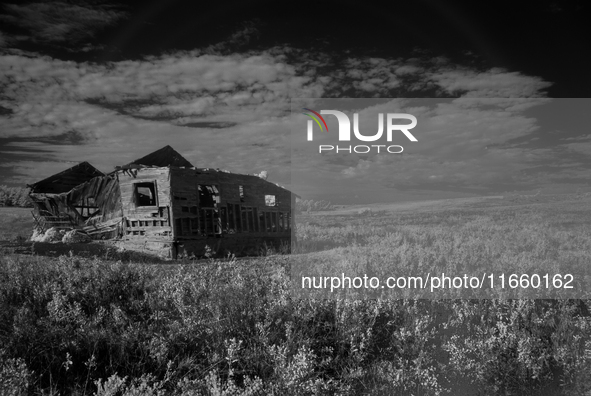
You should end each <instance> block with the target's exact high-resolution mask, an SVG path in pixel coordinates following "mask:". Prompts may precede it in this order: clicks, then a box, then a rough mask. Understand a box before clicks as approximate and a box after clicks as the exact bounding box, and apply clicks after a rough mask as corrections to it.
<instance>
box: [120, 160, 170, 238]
mask: <svg viewBox="0 0 591 396" xmlns="http://www.w3.org/2000/svg"><path fill="white" fill-rule="evenodd" d="M117 176H118V178H119V189H120V190H121V207H122V212H123V216H125V218H126V219H125V220H126V221H125V230H124V235H123V237H124V238H125V239H138V238H139V239H143V240H145V241H170V240H172V227H171V219H170V212H171V209H170V204H171V203H170V179H169V178H170V169H169V168H141V169H129V170H123V171H118V172H117ZM144 182H153V183H155V188H156V197H157V199H156V204H155V205H154V206H138V205H137V199H136V196H135V184H137V183H144Z"/></svg>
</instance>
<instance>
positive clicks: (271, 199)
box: [265, 194, 277, 208]
mask: <svg viewBox="0 0 591 396" xmlns="http://www.w3.org/2000/svg"><path fill="white" fill-rule="evenodd" d="M265 206H268V207H271V208H274V207H276V206H277V196H276V195H274V194H265Z"/></svg>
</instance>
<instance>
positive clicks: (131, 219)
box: [29, 146, 296, 258]
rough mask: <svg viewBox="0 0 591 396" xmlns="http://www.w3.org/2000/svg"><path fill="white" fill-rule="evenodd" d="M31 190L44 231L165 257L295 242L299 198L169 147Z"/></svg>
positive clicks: (76, 171)
mask: <svg viewBox="0 0 591 396" xmlns="http://www.w3.org/2000/svg"><path fill="white" fill-rule="evenodd" d="M29 187H30V189H31V191H30V197H31V200H32V202H33V204H34V211H33V215H34V217H35V221H36V226H37V227H38V228H40V229H47V228H49V227H57V228H62V229H77V230H80V231H81V232H84V233H86V234H88V235H89V236H91V237H92V238H93V239H99V240H109V241H110V242H112V243H114V244H116V245H122V246H123V247H125V248H128V249H134V250H143V251H150V252H153V253H155V254H158V255H160V256H163V257H169V258H177V257H183V256H193V255H194V256H197V257H199V256H202V255H203V254H204V253H205V250H206V246H208V247H209V248H210V249H212V251H214V252H218V253H226V252H232V253H235V254H246V253H251V252H254V251H257V250H258V249H260V248H261V247H262V246H265V245H266V246H271V245H272V246H275V247H279V246H281V245H283V246H287V247H289V246H290V245H291V235H292V229H293V224H294V216H293V214H294V212H293V211H292V208H293V207H295V197H296V196H295V194H293V193H291V192H290V191H288V190H286V189H284V188H282V187H280V186H278V185H276V184H274V183H271V182H268V181H267V180H264V179H263V178H261V177H259V176H254V175H243V174H237V173H230V172H228V171H221V170H215V169H207V168H206V169H199V168H195V167H194V166H193V165H192V164H191V163H190V162H189V161H187V160H186V159H185V158H183V157H182V156H181V155H180V154H179V153H178V152H176V151H175V150H174V149H173V148H172V147H170V146H166V147H164V148H162V149H160V150H157V151H155V152H153V153H151V154H148V155H147V156H145V157H143V158H140V159H137V160H135V161H132V162H131V163H129V164H127V165H123V166H117V167H115V170H114V171H113V172H111V173H109V174H104V173H102V172H100V171H99V170H98V169H96V168H94V167H93V166H92V165H90V164H89V163H88V162H82V163H80V164H78V165H76V166H74V167H72V168H69V169H67V170H65V171H63V172H61V173H58V174H56V175H53V176H50V177H48V178H46V179H44V180H41V181H39V182H37V183H34V184H32V185H30V186H29Z"/></svg>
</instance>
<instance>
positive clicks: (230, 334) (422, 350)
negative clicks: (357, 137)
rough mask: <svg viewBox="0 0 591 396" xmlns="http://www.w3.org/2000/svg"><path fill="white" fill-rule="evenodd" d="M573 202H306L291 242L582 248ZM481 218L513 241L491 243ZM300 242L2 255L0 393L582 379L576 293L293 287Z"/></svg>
mask: <svg viewBox="0 0 591 396" xmlns="http://www.w3.org/2000/svg"><path fill="white" fill-rule="evenodd" d="M588 206H589V203H588V202H573V203H560V205H559V207H560V208H561V213H560V215H558V214H556V215H553V214H552V213H555V212H556V206H553V204H548V205H547V206H544V205H541V206H526V207H517V208H516V207H505V208H501V207H492V208H464V209H463V210H462V211H461V213H460V212H457V211H448V212H433V213H420V214H408V215H396V217H394V215H392V214H390V215H388V214H384V213H382V214H381V215H380V216H373V217H367V218H362V217H359V216H351V217H330V218H328V217H327V218H314V217H309V218H303V219H301V220H302V222H301V224H300V226H299V229H298V235H299V240H300V245H299V247H298V249H300V250H301V251H304V250H306V249H307V250H308V251H313V250H315V251H318V250H322V249H332V250H330V251H326V252H325V256H330V255H331V252H333V253H334V254H337V255H338V254H341V253H342V251H343V250H347V252H348V254H357V255H358V257H361V256H362V255H365V256H366V257H368V261H371V260H374V259H376V258H378V257H381V256H379V254H380V253H379V252H383V251H386V252H390V254H392V255H394V256H397V255H400V253H399V251H402V250H400V249H402V248H401V246H403V247H404V249H403V251H405V252H407V253H406V254H407V256H406V261H400V263H401V265H403V264H406V265H408V264H409V263H412V262H415V261H416V260H420V262H422V263H428V262H429V260H436V259H437V257H438V254H437V252H440V253H441V254H451V253H450V252H445V251H444V250H441V248H442V247H444V246H446V243H448V242H445V241H448V240H449V239H450V238H451V239H452V240H453V239H454V238H456V239H457V240H460V241H461V242H462V243H461V245H462V246H463V250H461V252H460V253H458V254H459V255H458V256H457V257H456V258H457V259H458V260H459V259H460V258H461V257H464V258H466V257H469V258H471V259H478V260H481V259H484V258H486V257H488V256H487V254H488V255H490V257H489V258H491V259H492V258H498V257H497V256H496V254H497V252H498V250H499V249H505V250H507V249H508V250H509V253H510V254H511V255H513V256H515V257H518V258H519V259H521V260H529V259H530V258H529V256H528V254H532V255H533V256H532V257H536V258H537V259H540V260H544V259H549V258H553V259H558V260H563V259H564V258H569V257H570V258H571V259H572V260H575V258H576V259H577V260H579V259H581V260H582V259H587V262H589V256H591V253H590V251H589V250H588V246H587V243H588V242H587V241H586V240H585V236H586V235H588V232H589V231H588V225H589V224H591V221H590V219H589V216H591V215H590V214H587V215H585V213H588V212H589V211H588V210H587V209H588ZM540 224H541V225H543V229H544V231H543V232H541V231H539V229H540ZM437 227H441V228H437ZM497 228H498V229H500V230H501V231H503V230H504V233H505V234H507V235H509V236H510V237H511V238H512V239H513V240H515V243H514V244H513V245H510V244H508V243H507V244H505V245H501V246H500V247H498V246H496V244H499V243H501V242H502V241H504V239H503V238H502V234H503V232H498V233H496V232H493V234H490V232H492V231H494V230H495V229H497ZM478 230H480V232H477V231H478ZM491 230H492V231H491ZM524 230H530V232H529V233H528V232H525V231H524ZM468 231H469V232H468ZM430 233H431V234H430ZM586 233H587V234H586ZM384 235H390V237H389V238H390V239H388V240H387V241H388V243H387V244H384V243H383V242H382V241H383V240H384V238H383V237H384ZM447 235H451V236H447ZM470 235H472V237H471V239H470V237H469V236H470ZM485 235H487V236H490V235H493V237H492V238H491V237H485ZM515 238H522V240H519V239H515ZM523 238H525V239H523ZM528 238H529V239H528ZM539 238H542V239H543V241H538V242H537V243H536V239H539ZM438 240H440V242H438ZM452 245H453V244H452ZM483 245H484V246H488V249H484V248H483V247H482V246H483ZM397 249H398V250H397ZM339 252H341V253H339ZM397 252H398V253H397ZM413 252H414V253H413ZM411 253H412V254H411ZM314 254H317V253H305V254H304V253H300V254H297V255H293V256H283V255H270V256H267V257H259V258H256V259H250V260H241V261H236V260H213V259H212V260H209V261H206V262H199V263H195V264H192V263H189V262H187V263H184V264H183V263H181V264H179V263H174V264H170V265H147V264H133V263H123V262H112V261H105V260H99V259H83V258H80V257H76V256H73V255H72V256H62V257H60V258H57V259H48V258H44V257H38V256H33V257H25V256H17V255H14V256H9V257H3V258H1V259H0V293H1V294H0V394H3V395H4V394H27V393H29V394H53V395H57V394H62V395H66V394H78V395H82V394H88V395H91V394H96V395H195V394H202V395H267V394H275V395H276V394H282V395H306V394H307V395H315V394H316V395H324V394H326V395H334V394H342V395H349V394H374V395H391V394H399V395H438V394H466V395H490V394H499V395H511V394H514V395H541V394H546V395H560V394H564V395H589V394H591V379H590V378H589V376H588V374H589V373H590V372H591V316H590V313H589V309H590V308H591V302H590V301H588V300H408V299H407V300H403V299H398V300H394V299H391V300H375V299H374V300H345V299H343V300H321V299H315V300H314V299H300V298H296V297H295V296H294V293H292V284H291V282H292V280H291V273H290V260H304V259H306V258H308V257H310V256H314ZM569 254H570V255H571V256H569ZM372 255H374V256H372ZM397 257H398V256H397ZM400 257H402V256H400ZM581 257H582V258H581ZM401 260H402V258H401ZM472 262H474V260H472ZM425 265H426V264H425Z"/></svg>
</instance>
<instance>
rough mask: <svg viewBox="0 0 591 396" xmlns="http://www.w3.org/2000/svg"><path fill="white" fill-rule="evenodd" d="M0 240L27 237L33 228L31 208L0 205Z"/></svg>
mask: <svg viewBox="0 0 591 396" xmlns="http://www.w3.org/2000/svg"><path fill="white" fill-rule="evenodd" d="M0 219H1V220H0V241H10V240H14V239H16V238H17V237H19V236H20V237H24V238H29V237H30V236H31V233H32V230H33V223H34V220H33V216H32V215H31V208H16V207H0Z"/></svg>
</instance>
